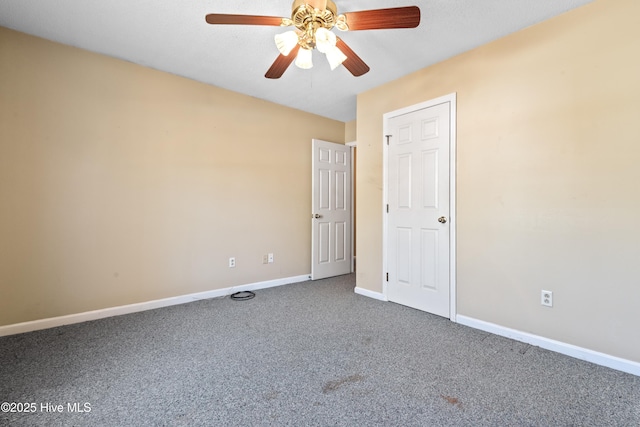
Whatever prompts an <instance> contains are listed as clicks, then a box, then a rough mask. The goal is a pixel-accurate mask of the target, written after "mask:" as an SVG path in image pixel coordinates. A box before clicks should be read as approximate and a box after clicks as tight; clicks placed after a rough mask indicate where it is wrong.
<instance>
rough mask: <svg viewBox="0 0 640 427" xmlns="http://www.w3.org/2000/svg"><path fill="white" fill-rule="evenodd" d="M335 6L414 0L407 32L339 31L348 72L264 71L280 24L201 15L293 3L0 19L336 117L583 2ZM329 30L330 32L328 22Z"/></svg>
mask: <svg viewBox="0 0 640 427" xmlns="http://www.w3.org/2000/svg"><path fill="white" fill-rule="evenodd" d="M334 1H335V3H336V5H337V7H338V13H344V12H353V11H359V10H369V9H381V8H388V7H399V6H411V5H417V6H419V7H420V9H421V13H422V20H421V23H420V26H419V27H418V28H415V29H402V30H372V31H354V32H346V33H340V34H339V35H340V37H341V38H342V39H343V40H344V41H345V42H346V43H347V44H348V45H349V46H350V47H351V48H352V49H353V50H354V51H355V52H356V53H357V54H358V55H359V56H360V57H361V58H362V59H363V60H364V61H365V62H366V63H367V64H368V65H369V66H370V67H371V71H370V72H369V73H367V74H365V75H364V76H362V77H353V76H352V75H351V74H350V73H349V72H348V71H347V70H346V69H345V68H344V67H339V68H337V69H336V70H335V71H331V70H330V69H329V66H328V65H327V64H326V60H325V59H324V58H323V57H321V54H319V53H318V52H314V68H312V69H311V70H302V69H299V68H297V67H295V65H292V66H291V67H290V68H289V69H288V70H287V71H286V72H285V73H284V76H283V77H282V78H280V79H278V80H269V79H266V78H265V77H264V74H265V72H266V71H267V69H269V67H270V66H271V64H272V63H273V61H274V60H275V58H276V57H277V56H278V50H277V49H276V47H275V44H274V41H273V36H274V35H275V34H277V33H281V32H283V31H284V30H283V29H282V28H279V27H258V26H235V25H233V26H230V25H224V26H223V25H218V26H213V25H209V24H207V23H206V22H205V20H204V17H205V15H206V14H208V13H232V14H249V15H268V16H280V17H288V16H289V15H290V13H291V3H292V0H270V1H261V2H258V1H255V0H191V1H185V0H153V1H152V0H55V1H53V0H0V26H3V27H7V28H11V29H14V30H18V31H22V32H25V33H28V34H33V35H36V36H39V37H43V38H45V39H49V40H54V41H57V42H60V43H64V44H67V45H71V46H77V47H80V48H83V49H87V50H90V51H93V52H98V53H102V54H105V55H109V56H113V57H116V58H121V59H124V60H127V61H130V62H134V63H137V64H141V65H144V66H147V67H151V68H155V69H158V70H163V71H167V72H170V73H173V74H177V75H180V76H184V77H187V78H190V79H194V80H197V81H201V82H204V83H209V84H212V85H215V86H218V87H223V88H226V89H230V90H233V91H236V92H240V93H244V94H247V95H251V96H254V97H256V98H261V99H265V100H269V101H272V102H276V103H278V104H282V105H286V106H289V107H293V108H297V109H299V110H303V111H308V112H311V113H315V114H319V115H321V116H325V117H329V118H332V119H336V120H340V121H351V120H354V119H355V118H356V95H357V94H358V93H361V92H364V91H366V90H369V89H371V88H374V87H376V86H379V85H381V84H383V83H385V82H388V81H391V80H395V79H397V78H399V77H401V76H404V75H406V74H409V73H411V72H413V71H416V70H419V69H421V68H425V67H427V66H429V65H431V64H434V63H437V62H439V61H442V60H444V59H447V58H450V57H452V56H455V55H457V54H459V53H462V52H464V51H467V50H470V49H472V48H474V47H476V46H479V45H481V44H484V43H487V42H489V41H491V40H495V39H497V38H499V37H502V36H505V35H507V34H510V33H513V32H515V31H517V30H520V29H522V28H525V27H527V26H530V25H533V24H535V23H538V22H541V21H543V20H546V19H549V18H551V17H553V16H555V15H558V14H560V13H562V12H565V11H567V10H569V9H572V8H575V7H578V6H581V5H583V4H586V3H589V2H591V1H592V0H334ZM334 31H336V32H337V30H335V29H334Z"/></svg>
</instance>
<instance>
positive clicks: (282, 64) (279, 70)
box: [264, 44, 300, 79]
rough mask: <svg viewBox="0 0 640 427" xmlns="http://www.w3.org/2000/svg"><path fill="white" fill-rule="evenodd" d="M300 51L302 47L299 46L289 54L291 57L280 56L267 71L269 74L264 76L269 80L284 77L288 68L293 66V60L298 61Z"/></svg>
mask: <svg viewBox="0 0 640 427" xmlns="http://www.w3.org/2000/svg"><path fill="white" fill-rule="evenodd" d="M299 49H300V45H299V44H297V45H296V47H294V48H293V49H292V50H291V52H289V55H286V56H285V55H283V54H280V55H279V56H278V57H277V58H276V60H275V61H274V63H273V64H272V65H271V68H269V70H267V74H265V75H264V76H265V77H266V78H268V79H279V78H280V77H282V75H283V74H284V72H285V71H287V68H289V65H291V63H292V62H293V60H294V59H296V56H297V55H298V50H299Z"/></svg>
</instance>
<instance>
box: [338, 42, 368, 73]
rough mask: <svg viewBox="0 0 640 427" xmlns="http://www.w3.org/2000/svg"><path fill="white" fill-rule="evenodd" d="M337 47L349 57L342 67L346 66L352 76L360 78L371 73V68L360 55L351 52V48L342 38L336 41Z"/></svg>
mask: <svg viewBox="0 0 640 427" xmlns="http://www.w3.org/2000/svg"><path fill="white" fill-rule="evenodd" d="M336 46H337V48H338V49H340V50H341V51H342V53H344V54H345V56H346V57H347V59H346V60H345V61H344V62H343V63H342V65H344V66H345V68H346V69H347V70H349V72H350V73H351V74H353V75H354V76H355V77H360V76H361V75H363V74H366V73H368V72H369V66H368V65H367V64H365V62H364V61H363V60H362V59H361V58H360V57H359V56H358V55H356V53H355V52H354V51H353V50H351V48H350V47H349V46H347V44H346V43H345V42H344V41H343V40H342V39H341V38H340V37H338V38H337V40H336Z"/></svg>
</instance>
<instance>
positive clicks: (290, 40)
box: [275, 31, 298, 56]
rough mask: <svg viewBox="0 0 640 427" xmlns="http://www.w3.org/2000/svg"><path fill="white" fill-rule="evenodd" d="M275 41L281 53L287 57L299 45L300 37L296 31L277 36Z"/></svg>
mask: <svg viewBox="0 0 640 427" xmlns="http://www.w3.org/2000/svg"><path fill="white" fill-rule="evenodd" d="M275 41H276V46H277V47H278V50H279V51H280V53H281V54H283V55H284V56H287V55H289V53H290V52H291V50H292V49H293V48H294V47H296V45H297V44H298V35H297V34H296V32H295V31H287V32H286V33H282V34H276V36H275Z"/></svg>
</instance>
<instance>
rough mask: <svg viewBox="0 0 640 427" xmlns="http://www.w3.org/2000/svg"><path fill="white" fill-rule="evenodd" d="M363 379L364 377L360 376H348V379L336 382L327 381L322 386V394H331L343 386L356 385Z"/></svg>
mask: <svg viewBox="0 0 640 427" xmlns="http://www.w3.org/2000/svg"><path fill="white" fill-rule="evenodd" d="M363 379H364V377H363V376H362V375H360V374H355V375H349V376H348V377H344V378H340V379H338V380H334V381H329V382H328V383H326V384H325V385H324V386H322V392H323V393H324V394H327V393H331V392H333V391H336V390H337V389H339V388H340V387H342V386H343V385H345V384H351V383H357V382H360V381H362V380H363Z"/></svg>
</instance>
